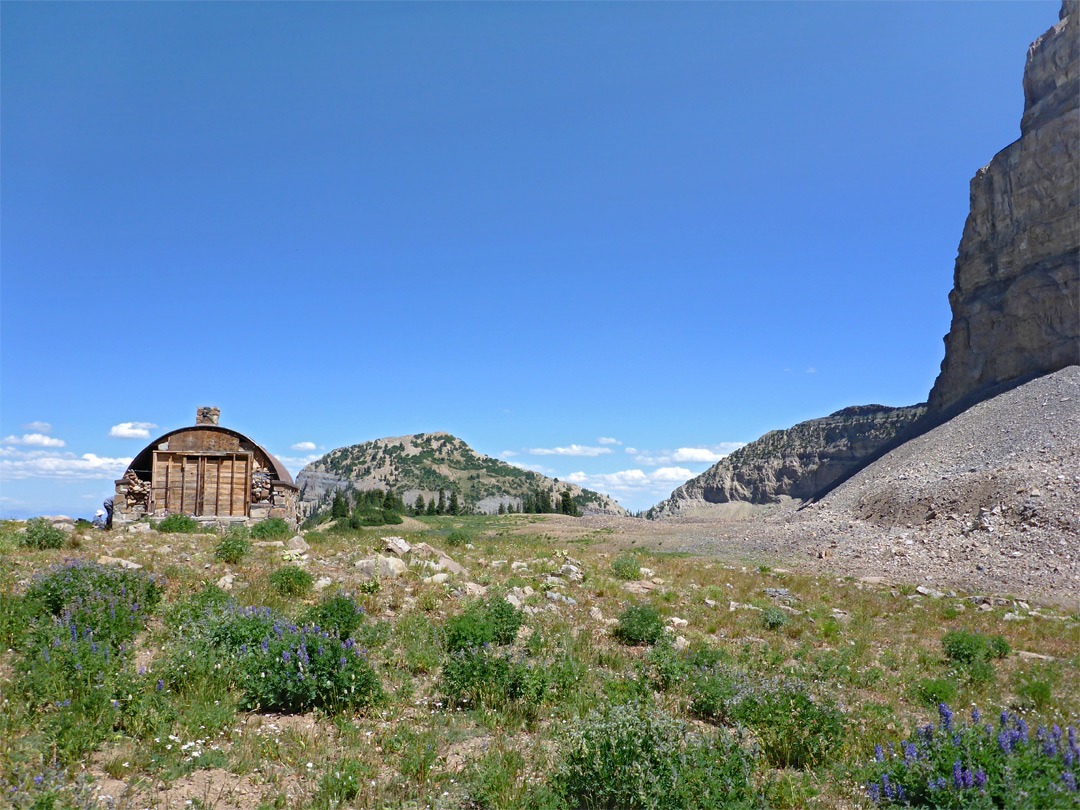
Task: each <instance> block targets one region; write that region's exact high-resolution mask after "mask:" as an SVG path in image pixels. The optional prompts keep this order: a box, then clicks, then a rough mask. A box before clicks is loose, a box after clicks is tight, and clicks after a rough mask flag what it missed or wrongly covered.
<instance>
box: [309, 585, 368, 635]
mask: <svg viewBox="0 0 1080 810" xmlns="http://www.w3.org/2000/svg"><path fill="white" fill-rule="evenodd" d="M363 619H364V609H363V608H362V607H361V606H360V605H358V604H357V603H356V600H355V599H353V598H352V597H351V596H348V595H346V594H337V595H336V596H331V597H329V598H328V599H324V600H323V601H322V602H320V603H319V604H317V605H312V606H311V607H310V608H309V609H308V610H307V612H306V613H304V622H305V623H306V624H312V625H315V626H316V627H318V628H319V629H321V630H325V631H326V632H327V633H330V634H331V635H332V636H336V637H337V638H341V639H346V638H348V637H349V636H351V635H352V633H353V630H355V629H356V628H357V627H359V626H360V622H361V621H363Z"/></svg>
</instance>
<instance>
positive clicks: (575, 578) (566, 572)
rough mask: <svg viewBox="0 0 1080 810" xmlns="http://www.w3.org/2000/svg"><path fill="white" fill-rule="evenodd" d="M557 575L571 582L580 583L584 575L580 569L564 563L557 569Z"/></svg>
mask: <svg viewBox="0 0 1080 810" xmlns="http://www.w3.org/2000/svg"><path fill="white" fill-rule="evenodd" d="M559 574H561V575H562V576H564V577H566V578H567V579H568V580H570V581H571V582H581V581H582V580H584V579H585V575H584V574H583V573H582V572H581V569H580V568H579V567H578V566H576V565H573V564H571V563H566V565H564V566H563V567H562V568H560V569H559Z"/></svg>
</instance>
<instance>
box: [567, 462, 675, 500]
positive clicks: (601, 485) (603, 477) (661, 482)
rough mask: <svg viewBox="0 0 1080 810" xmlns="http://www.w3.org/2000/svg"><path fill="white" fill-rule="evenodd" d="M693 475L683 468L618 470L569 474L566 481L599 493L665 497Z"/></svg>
mask: <svg viewBox="0 0 1080 810" xmlns="http://www.w3.org/2000/svg"><path fill="white" fill-rule="evenodd" d="M693 477H694V474H693V473H692V472H690V470H688V469H686V468H685V467H661V468H660V469H658V470H653V471H652V472H650V473H646V472H643V471H641V470H636V469H635V470H620V471H619V472H613V473H595V474H590V473H586V472H575V473H570V475H568V476H566V480H567V481H570V482H572V483H574V484H577V485H578V486H581V487H586V488H588V489H595V490H599V491H600V492H618V493H622V494H624V495H625V494H627V493H630V494H633V493H652V494H654V495H666V494H667V493H668V492H670V491H671V489H672V488H673V485H674V486H678V485H679V484H683V483H685V482H686V481H687V480H689V479H690V478H693Z"/></svg>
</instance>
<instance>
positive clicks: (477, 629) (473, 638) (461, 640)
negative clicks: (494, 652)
mask: <svg viewBox="0 0 1080 810" xmlns="http://www.w3.org/2000/svg"><path fill="white" fill-rule="evenodd" d="M524 621H525V614H524V612H522V611H521V610H519V609H518V608H515V607H514V606H513V605H511V604H510V603H509V602H507V601H506V600H505V599H504V598H503V597H501V596H499V595H498V594H491V595H490V596H488V597H487V598H486V599H477V600H474V601H473V602H470V603H469V604H468V605H466V606H465V610H463V611H462V612H461V613H459V614H458V615H457V616H453V617H451V618H450V620H449V621H448V622H447V623H446V629H445V634H444V638H445V640H446V650H447V652H454V651H456V650H464V649H467V648H469V647H480V646H483V645H484V644H495V645H497V646H501V645H505V644H512V643H513V641H514V638H515V637H516V636H517V632H518V628H520V627H521V625H522V623H524Z"/></svg>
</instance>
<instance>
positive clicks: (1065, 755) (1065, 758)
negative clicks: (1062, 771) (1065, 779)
mask: <svg viewBox="0 0 1080 810" xmlns="http://www.w3.org/2000/svg"><path fill="white" fill-rule="evenodd" d="M1075 759H1076V756H1075V755H1074V754H1073V750H1072V749H1071V748H1066V749H1065V750H1064V751H1062V752H1061V761H1062V762H1064V763H1065V767H1066V768H1071V767H1072V764H1073V761H1074V760H1075Z"/></svg>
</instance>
